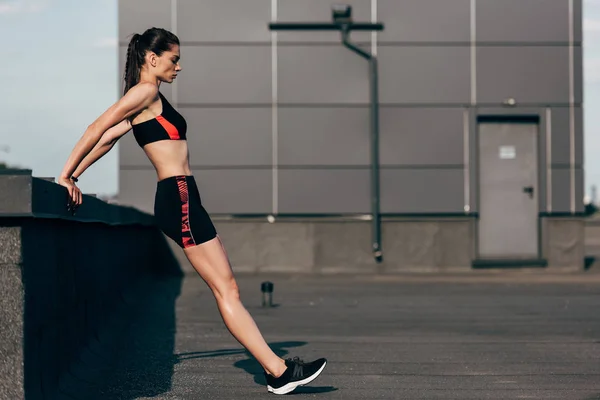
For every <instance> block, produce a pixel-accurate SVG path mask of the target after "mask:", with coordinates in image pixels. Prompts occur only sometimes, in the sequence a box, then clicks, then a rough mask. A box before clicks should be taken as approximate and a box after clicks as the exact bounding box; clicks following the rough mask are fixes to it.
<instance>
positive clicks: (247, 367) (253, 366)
mask: <svg viewBox="0 0 600 400" xmlns="http://www.w3.org/2000/svg"><path fill="white" fill-rule="evenodd" d="M306 344H307V342H301V341H296V342H272V343H269V347H271V349H272V350H273V352H274V353H275V354H277V355H278V356H279V357H281V358H283V359H286V358H292V357H291V356H289V354H290V351H288V349H292V348H296V347H301V346H304V345H306ZM238 354H243V355H245V356H246V358H245V359H244V360H239V361H236V362H235V363H234V364H233V366H234V367H236V368H240V369H242V370H244V371H246V372H247V373H249V374H250V375H253V376H254V382H256V383H257V384H259V385H263V386H264V385H266V384H267V382H266V380H265V377H264V375H263V369H262V367H261V365H260V364H259V363H258V362H257V361H256V359H255V358H254V357H253V356H252V355H251V354H250V353H249V352H248V351H246V350H245V349H243V348H238V349H223V350H215V351H199V352H192V353H181V354H177V355H176V357H177V361H178V362H180V361H184V360H192V359H195V358H212V357H221V356H230V355H238ZM305 361H312V360H305ZM335 390H337V388H334V387H333V386H322V387H315V386H305V387H299V388H297V389H296V390H295V391H294V392H293V393H290V394H300V393H325V392H333V391H335Z"/></svg>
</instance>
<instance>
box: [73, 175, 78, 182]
mask: <svg viewBox="0 0 600 400" xmlns="http://www.w3.org/2000/svg"><path fill="white" fill-rule="evenodd" d="M71 180H72V181H73V182H79V179H77V178H75V177H74V176H72V177H71Z"/></svg>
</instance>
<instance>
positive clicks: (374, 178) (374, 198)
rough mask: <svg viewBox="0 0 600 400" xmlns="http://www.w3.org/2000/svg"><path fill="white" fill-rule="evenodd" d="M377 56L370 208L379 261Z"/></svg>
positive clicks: (371, 65) (374, 61)
mask: <svg viewBox="0 0 600 400" xmlns="http://www.w3.org/2000/svg"><path fill="white" fill-rule="evenodd" d="M377 67H378V65H377V57H375V56H371V58H370V59H369V75H370V81H371V203H372V204H371V210H372V214H373V221H372V224H373V225H372V226H373V229H372V231H373V232H372V237H373V256H374V257H375V260H376V261H377V262H378V263H379V262H381V261H382V259H383V252H382V249H381V217H380V215H379V83H378V73H377V70H378V68H377Z"/></svg>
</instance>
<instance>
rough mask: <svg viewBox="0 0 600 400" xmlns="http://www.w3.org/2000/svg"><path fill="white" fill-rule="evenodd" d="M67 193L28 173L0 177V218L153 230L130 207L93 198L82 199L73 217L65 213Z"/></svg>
mask: <svg viewBox="0 0 600 400" xmlns="http://www.w3.org/2000/svg"><path fill="white" fill-rule="evenodd" d="M67 193H68V192H67V190H66V189H65V188H64V187H62V186H60V185H58V184H56V183H53V182H51V181H49V180H47V179H42V178H36V177H33V176H31V171H29V170H23V171H20V173H18V174H16V175H14V174H8V173H7V172H6V171H4V173H2V174H0V218H7V217H9V218H17V217H35V218H50V219H66V220H69V221H79V222H98V223H101V224H105V225H142V226H154V217H153V216H152V215H150V214H146V213H143V212H141V211H139V210H137V209H135V208H133V207H125V206H120V205H119V206H117V205H112V204H108V203H106V202H104V201H102V200H100V199H98V198H96V196H95V195H87V194H84V196H83V203H82V205H81V207H79V209H78V210H77V212H76V213H75V215H72V214H71V213H70V212H69V211H68V210H67Z"/></svg>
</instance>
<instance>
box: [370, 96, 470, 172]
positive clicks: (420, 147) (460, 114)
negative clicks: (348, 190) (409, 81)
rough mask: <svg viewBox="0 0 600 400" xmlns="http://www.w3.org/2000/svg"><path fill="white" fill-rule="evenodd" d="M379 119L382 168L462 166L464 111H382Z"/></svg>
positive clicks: (411, 109) (458, 109)
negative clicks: (393, 166)
mask: <svg viewBox="0 0 600 400" xmlns="http://www.w3.org/2000/svg"><path fill="white" fill-rule="evenodd" d="M380 119H381V120H380V125H381V127H380V135H381V137H380V162H381V165H454V166H462V165H463V163H464V156H463V153H464V151H463V147H464V140H463V136H464V126H463V125H464V124H463V119H464V110H462V109H460V108H400V107H384V108H382V109H381V117H380Z"/></svg>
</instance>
